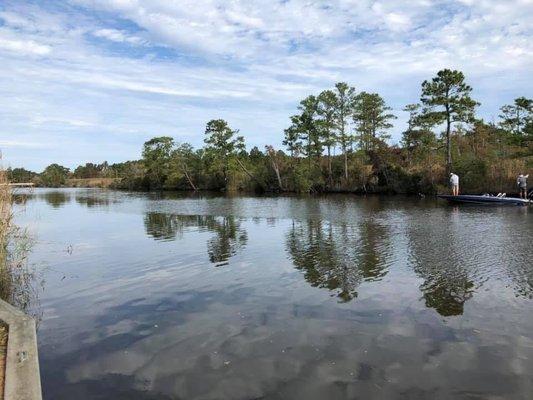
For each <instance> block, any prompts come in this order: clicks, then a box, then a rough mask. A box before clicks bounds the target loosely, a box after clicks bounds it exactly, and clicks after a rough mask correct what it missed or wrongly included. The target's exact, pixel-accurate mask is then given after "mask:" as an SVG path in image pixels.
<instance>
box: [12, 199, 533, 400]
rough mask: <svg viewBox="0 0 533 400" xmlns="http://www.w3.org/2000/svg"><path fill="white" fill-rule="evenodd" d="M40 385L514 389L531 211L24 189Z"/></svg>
mask: <svg viewBox="0 0 533 400" xmlns="http://www.w3.org/2000/svg"><path fill="white" fill-rule="evenodd" d="M19 219H20V220H21V221H22V222H23V223H24V224H26V225H28V226H29V228H30V230H31V231H32V232H33V234H34V235H35V237H36V239H37V244H36V245H35V246H34V251H33V254H32V256H31V262H32V263H34V264H35V265H36V266H37V268H38V269H39V271H40V272H41V274H42V277H43V278H44V280H45V283H44V286H43V289H42V290H41V293H40V306H39V307H38V309H39V311H40V312H41V313H42V321H41V322H40V326H39V331H38V337H39V346H40V347H39V351H40V362H41V374H42V379H43V391H44V397H45V399H48V400H52V399H53V400H59V399H76V400H85V399H139V400H147V399H165V400H166V399H187V400H188V399H306V400H307V399H309V400H312V399H530V398H532V394H533V300H532V296H533V262H532V260H533V247H532V240H531V239H532V238H533V234H532V233H533V208H529V209H528V208H526V207H524V208H520V207H511V208H492V207H491V208H478V207H451V206H448V205H446V204H442V203H440V202H439V203H438V202H436V201H435V200H433V199H417V198H399V197H393V198H388V199H387V198H378V197H369V198H362V197H353V196H328V197H320V198H317V197H314V198H313V197H214V196H206V195H200V196H194V195H187V194H165V195H160V196H157V195H147V194H133V193H124V192H114V191H100V190H86V189H81V190H80V189H78V190H76V189H65V190H36V191H35V192H33V194H32V195H31V196H30V198H29V200H28V202H27V205H26V211H25V212H24V213H23V214H20V215H19Z"/></svg>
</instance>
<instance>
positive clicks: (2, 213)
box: [0, 166, 13, 276]
mask: <svg viewBox="0 0 533 400" xmlns="http://www.w3.org/2000/svg"><path fill="white" fill-rule="evenodd" d="M12 204H13V198H12V193H11V188H10V187H9V181H8V179H7V172H6V171H5V170H4V168H3V167H1V166H0V273H1V275H2V276H3V275H4V272H5V271H6V269H7V268H9V267H8V248H9V242H10V237H11V234H12V228H13V209H12Z"/></svg>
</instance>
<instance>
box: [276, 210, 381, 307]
mask: <svg viewBox="0 0 533 400" xmlns="http://www.w3.org/2000/svg"><path fill="white" fill-rule="evenodd" d="M389 244H390V243H389V240H388V230H387V227H385V226H382V225H380V224H378V223H376V222H375V221H373V220H372V219H366V220H364V221H362V222H361V223H359V224H355V225H348V224H346V223H344V224H340V225H333V224H331V223H328V222H325V221H320V220H308V221H305V222H295V221H293V223H292V227H291V229H290V230H289V232H288V234H287V237H286V249H287V252H288V254H289V255H290V257H291V259H292V262H293V263H294V266H295V267H296V269H298V270H300V271H303V272H304V277H305V279H306V280H307V282H309V283H310V284H311V285H312V286H315V287H320V288H327V289H329V290H330V291H333V292H334V293H335V295H336V296H337V297H338V298H339V299H340V301H342V302H349V301H351V300H352V299H354V298H356V297H357V287H358V286H359V285H360V284H361V282H363V281H375V280H379V279H381V278H382V277H384V276H385V275H386V274H387V272H388V265H387V256H388V252H387V247H388V246H389Z"/></svg>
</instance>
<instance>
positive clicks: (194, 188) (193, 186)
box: [182, 165, 198, 192]
mask: <svg viewBox="0 0 533 400" xmlns="http://www.w3.org/2000/svg"><path fill="white" fill-rule="evenodd" d="M182 169H183V174H184V175H185V177H186V178H187V180H188V181H189V185H191V187H192V189H193V190H194V191H195V192H197V191H198V188H197V187H196V185H195V184H194V182H193V181H192V179H191V177H190V175H189V173H188V172H187V168H185V165H183V166H182Z"/></svg>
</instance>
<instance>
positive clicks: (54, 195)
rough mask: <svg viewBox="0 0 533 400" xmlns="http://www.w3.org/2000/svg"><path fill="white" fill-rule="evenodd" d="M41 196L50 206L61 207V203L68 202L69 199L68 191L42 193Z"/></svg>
mask: <svg viewBox="0 0 533 400" xmlns="http://www.w3.org/2000/svg"><path fill="white" fill-rule="evenodd" d="M41 198H43V199H44V200H45V201H46V203H48V205H50V206H51V207H52V208H61V207H62V206H63V204H65V203H68V202H70V200H71V196H70V193H65V192H61V191H52V192H45V193H42V194H41Z"/></svg>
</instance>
